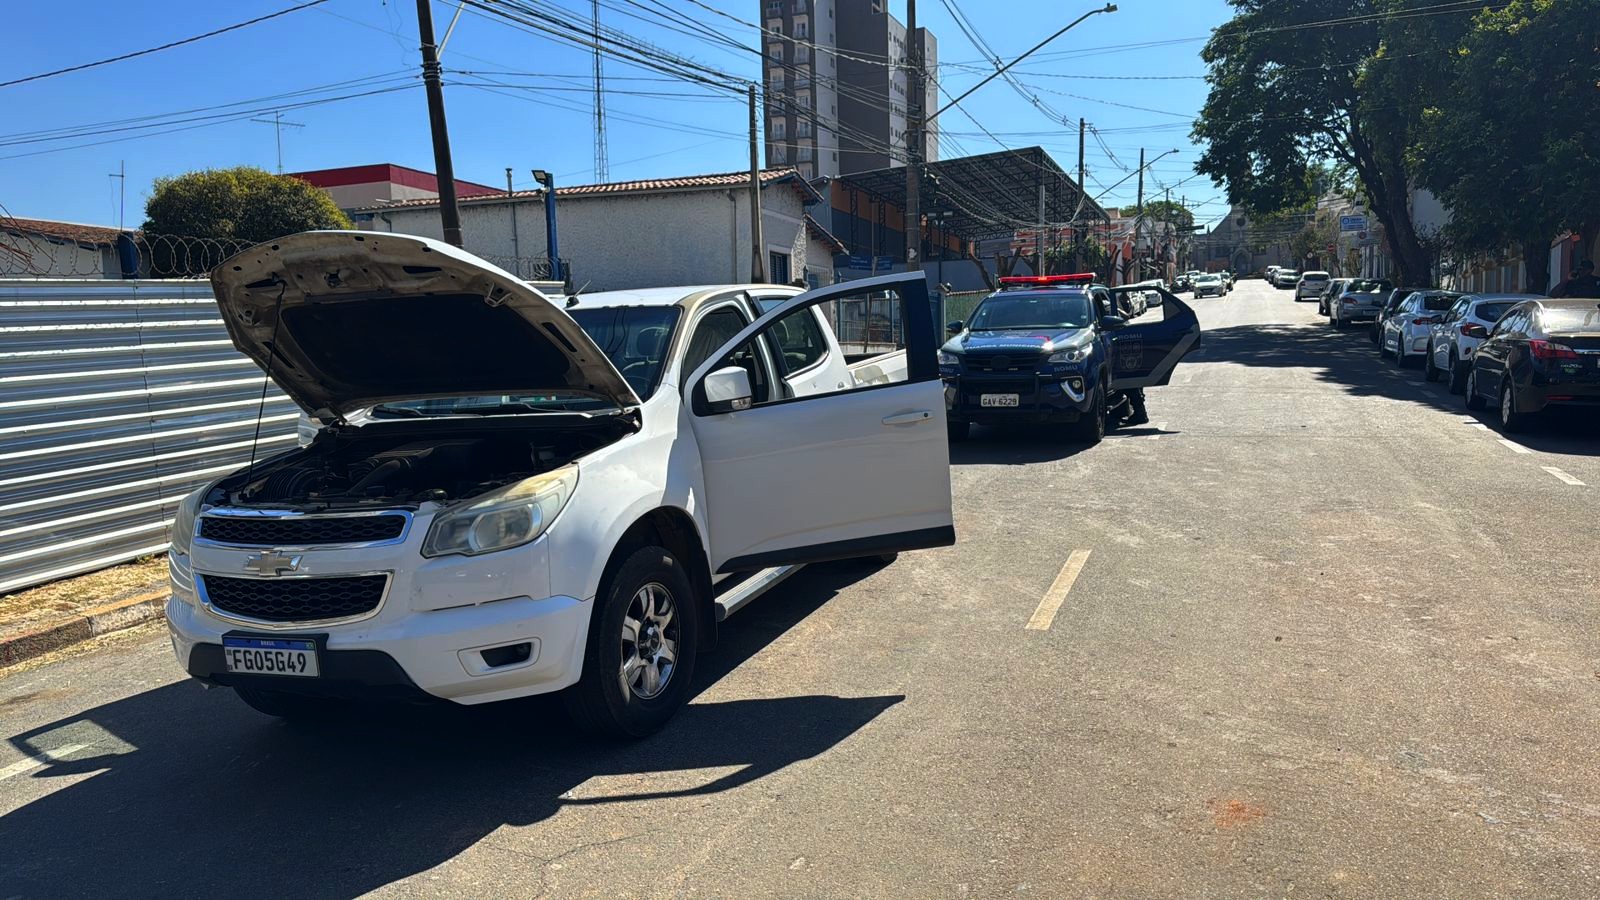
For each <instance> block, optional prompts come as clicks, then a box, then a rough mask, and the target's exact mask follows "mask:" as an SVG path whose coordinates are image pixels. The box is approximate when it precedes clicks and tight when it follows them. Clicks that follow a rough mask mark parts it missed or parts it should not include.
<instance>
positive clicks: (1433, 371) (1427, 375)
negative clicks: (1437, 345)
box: [1422, 344, 1444, 381]
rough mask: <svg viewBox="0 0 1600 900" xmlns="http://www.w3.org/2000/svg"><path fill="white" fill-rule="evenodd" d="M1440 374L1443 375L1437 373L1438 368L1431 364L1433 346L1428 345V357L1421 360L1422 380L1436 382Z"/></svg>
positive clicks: (1439, 372)
mask: <svg viewBox="0 0 1600 900" xmlns="http://www.w3.org/2000/svg"><path fill="white" fill-rule="evenodd" d="M1442 374H1444V373H1443V372H1441V371H1439V367H1438V366H1436V365H1434V364H1433V345H1432V344H1429V345H1428V355H1427V356H1424V357H1423V358H1422V380H1423V381H1438V380H1439V376H1440V375H1442Z"/></svg>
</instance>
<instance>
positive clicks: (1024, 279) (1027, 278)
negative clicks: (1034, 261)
mask: <svg viewBox="0 0 1600 900" xmlns="http://www.w3.org/2000/svg"><path fill="white" fill-rule="evenodd" d="M1094 278H1095V275H1094V273H1093V272H1077V273H1075V274H1072V275H1007V276H1005V277H1004V278H1002V279H1000V283H1001V284H1088V283H1089V282H1091V281H1094Z"/></svg>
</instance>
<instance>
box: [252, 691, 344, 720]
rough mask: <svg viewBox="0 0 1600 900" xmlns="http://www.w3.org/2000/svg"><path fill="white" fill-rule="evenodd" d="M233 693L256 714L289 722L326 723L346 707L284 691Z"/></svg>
mask: <svg viewBox="0 0 1600 900" xmlns="http://www.w3.org/2000/svg"><path fill="white" fill-rule="evenodd" d="M233 692H234V693H235V694H238V695H239V699H240V700H243V701H244V702H245V705H246V706H248V707H250V708H251V709H253V710H255V711H256V712H258V713H261V714H263V715H268V716H276V717H277V718H280V719H287V720H289V721H291V722H328V721H332V720H334V719H337V718H339V717H340V714H341V713H342V712H343V711H344V710H345V709H346V708H347V705H346V704H344V703H342V702H340V701H338V700H331V699H329V698H327V697H309V696H306V695H304V694H290V693H286V692H284V691H272V690H263V689H262V688H254V687H235V688H234V689H233Z"/></svg>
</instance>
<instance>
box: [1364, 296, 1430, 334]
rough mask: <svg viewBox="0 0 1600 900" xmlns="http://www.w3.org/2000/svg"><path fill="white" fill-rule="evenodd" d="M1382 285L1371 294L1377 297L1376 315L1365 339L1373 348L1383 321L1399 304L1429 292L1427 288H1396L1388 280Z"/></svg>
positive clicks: (1380, 332)
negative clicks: (1410, 297) (1416, 294)
mask: <svg viewBox="0 0 1600 900" xmlns="http://www.w3.org/2000/svg"><path fill="white" fill-rule="evenodd" d="M1382 284H1383V288H1382V289H1381V290H1375V291H1373V293H1376V294H1378V295H1379V296H1378V314H1377V316H1375V317H1374V318H1373V319H1372V324H1371V326H1370V327H1369V328H1368V332H1367V339H1368V340H1370V341H1372V346H1374V347H1376V346H1378V337H1379V336H1380V335H1382V334H1383V320H1384V319H1385V318H1386V317H1388V316H1390V315H1393V314H1394V311H1395V310H1396V309H1398V308H1399V306H1400V302H1401V301H1402V300H1404V299H1406V298H1407V297H1409V296H1411V295H1412V294H1414V293H1416V292H1417V291H1426V290H1431V289H1430V288H1427V287H1398V288H1397V287H1395V286H1394V285H1393V284H1391V283H1390V282H1389V281H1388V280H1384V281H1382Z"/></svg>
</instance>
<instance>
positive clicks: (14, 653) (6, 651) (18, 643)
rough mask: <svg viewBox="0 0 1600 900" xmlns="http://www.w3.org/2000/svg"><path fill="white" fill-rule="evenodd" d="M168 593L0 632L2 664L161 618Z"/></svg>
mask: <svg viewBox="0 0 1600 900" xmlns="http://www.w3.org/2000/svg"><path fill="white" fill-rule="evenodd" d="M167 596H168V592H167V591H165V590H161V591H150V592H148V593H144V594H139V595H138V596H134V597H129V598H127V599H126V600H118V601H117V602H115V603H107V604H106V605H104V606H96V607H94V608H92V609H86V610H84V611H83V612H80V613H77V614H75V615H72V616H70V617H68V618H65V619H61V620H59V621H56V622H50V623H47V624H45V625H40V626H37V627H34V628H30V629H28V630H27V631H21V632H17V633H15V634H0V667H4V666H11V665H15V664H17V663H19V662H22V661H23V660H28V659H32V658H34V657H35V656H41V655H43V654H45V653H49V652H51V651H54V650H60V649H62V648H63V647H70V646H72V645H73V644H77V643H80V642H82V641H87V640H89V639H90V638H95V637H99V636H100V635H103V634H110V633H112V632H114V631H121V630H123V629H124V628H132V627H133V626H135V625H142V624H144V623H145V622H152V621H155V620H156V619H160V618H161V617H162V616H163V615H164V614H165V613H164V609H165V607H166V603H167Z"/></svg>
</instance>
